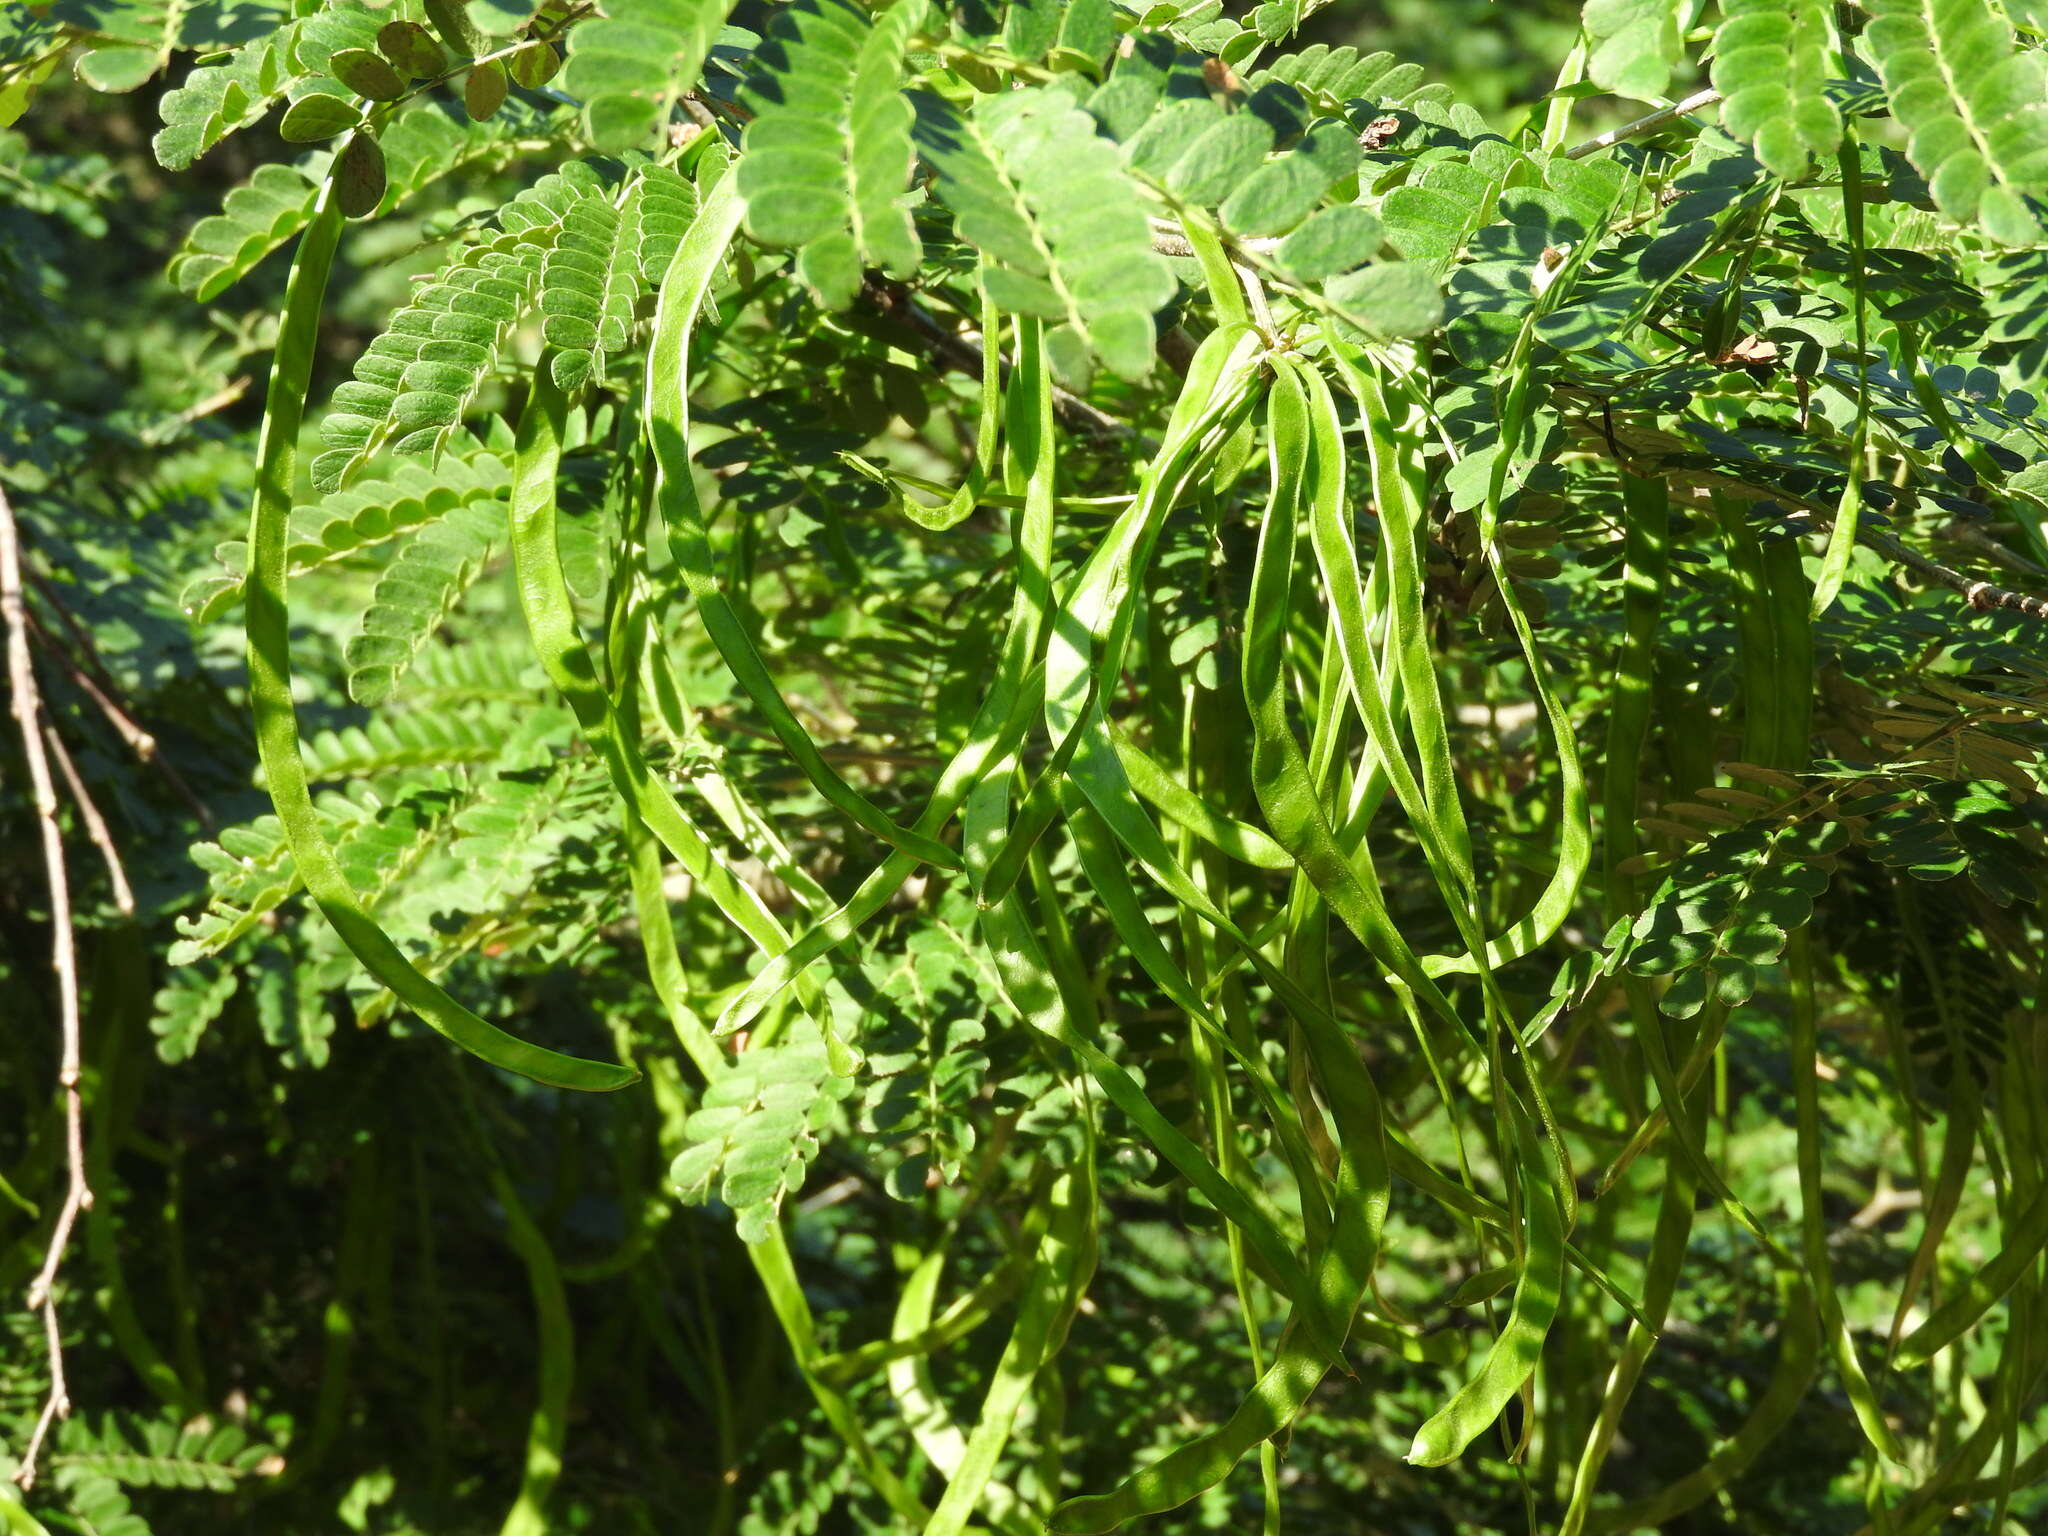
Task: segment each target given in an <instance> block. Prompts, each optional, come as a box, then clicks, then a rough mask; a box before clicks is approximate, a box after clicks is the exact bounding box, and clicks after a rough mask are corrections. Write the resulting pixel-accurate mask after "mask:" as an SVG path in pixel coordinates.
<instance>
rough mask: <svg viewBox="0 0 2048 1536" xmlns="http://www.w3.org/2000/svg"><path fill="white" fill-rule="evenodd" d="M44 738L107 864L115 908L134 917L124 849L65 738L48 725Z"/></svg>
mask: <svg viewBox="0 0 2048 1536" xmlns="http://www.w3.org/2000/svg"><path fill="white" fill-rule="evenodd" d="M43 739H44V740H45V741H47V742H49V744H50V755H51V756H52V757H54V758H56V759H57V771H58V772H59V773H61V774H63V775H64V787H65V788H66V789H69V790H70V791H71V798H72V800H73V802H75V803H76V804H77V806H78V818H79V820H81V821H83V822H84V823H85V835H86V836H87V837H89V838H91V839H92V845H93V846H94V847H95V848H97V849H99V851H100V857H101V858H103V859H105V860H106V861H107V880H108V883H110V884H111V885H112V886H113V887H114V905H115V906H116V907H117V908H119V909H120V912H121V915H122V916H123V917H133V916H134V915H135V891H134V888H133V887H131V886H130V885H129V884H128V871H127V870H126V869H125V868H124V867H123V866H122V864H121V850H120V849H118V848H116V847H115V846H114V839H113V835H112V834H111V833H109V832H108V831H107V822H106V818H105V817H103V816H101V815H100V808H99V807H98V806H97V805H95V804H94V803H93V798H92V796H91V794H89V793H88V792H87V790H86V787H85V780H84V779H83V778H81V777H80V776H79V773H78V764H76V763H75V762H73V761H72V760H71V753H70V752H69V751H68V750H67V749H66V748H65V745H64V738H63V737H61V736H59V735H58V734H57V729H56V727H55V726H50V725H46V726H44V727H43Z"/></svg>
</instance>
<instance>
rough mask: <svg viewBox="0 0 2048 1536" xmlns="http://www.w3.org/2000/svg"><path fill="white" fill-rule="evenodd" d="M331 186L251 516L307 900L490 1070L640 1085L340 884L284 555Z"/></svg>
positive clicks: (270, 761)
mask: <svg viewBox="0 0 2048 1536" xmlns="http://www.w3.org/2000/svg"><path fill="white" fill-rule="evenodd" d="M336 196H337V184H336V180H335V178H334V177H333V176H330V177H329V178H328V180H327V181H326V182H325V183H323V184H322V186H321V189H320V192H319V194H318V198H317V200H316V203H315V207H314V213H313V217H312V220H311V222H309V223H308V224H307V226H306V231H305V233H304V234H303V235H301V236H300V237H299V247H298V251H297V253H296V254H295V255H294V257H293V259H292V272H291V277H290V280H289V281H288V282H287V284H286V287H285V302H284V314H283V316H282V318H281V320H280V322H279V325H278V333H277V348H276V352H275V354H274V355H273V357H272V360H271V368H270V384H269V388H268V391H267V393H266V395H265V399H264V409H263V428H262V433H261V435H260V436H259V438H258V440H257V450H256V451H257V472H256V495H255V499H254V502H253V504H252V505H251V507H250V512H249V576H248V581H247V584H246V589H245V595H246V602H245V605H244V607H245V614H246V617H245V624H246V632H247V636H248V654H249V707H250V712H251V714H252V715H253V716H254V718H255V732H256V750H257V755H258V757H259V758H260V759H261V761H262V764H263V773H264V779H265V783H266V785H267V787H268V788H269V791H270V799H271V803H272V804H273V805H274V806H275V807H276V809H277V817H278V820H279V822H281V823H282V824H283V827H284V834H285V840H286V842H287V843H288V844H289V846H290V848H291V851H292V859H293V861H294V863H295V864H296V865H297V867H298V871H299V875H300V877H301V878H302V879H303V880H304V881H305V882H306V890H307V891H308V893H309V894H311V896H312V898H313V901H314V904H315V905H316V906H318V907H319V909H320V911H321V914H322V915H323V916H324V917H325V918H326V919H327V921H328V922H329V923H330V924H332V925H333V928H334V931H335V932H336V933H337V934H339V935H340V936H341V941H342V942H343V943H344V944H346V945H347V946H348V947H349V950H350V952H351V953H353V954H354V955H355V957H356V958H357V959H358V960H360V961H361V962H362V964H363V966H364V968H365V969H367V970H368V971H369V972H370V973H371V974H372V975H373V976H375V977H376V978H377V979H378V980H379V981H381V982H382V983H384V985H385V986H387V987H389V988H390V989H391V990H392V992H393V993H395V994H396V995H397V996H398V998H399V1000H400V1001H401V1002H403V1003H405V1004H406V1005H407V1006H408V1007H410V1008H411V1009H412V1010H413V1011H414V1012H415V1013H417V1014H418V1015H419V1016H420V1017H421V1018H422V1019H424V1020H426V1022H427V1023H428V1024H429V1025H431V1026H432V1027H433V1028H434V1029H435V1030H437V1031H438V1032H439V1033H441V1034H442V1035H445V1036H446V1037H447V1038H448V1039H450V1040H452V1041H454V1042H455V1043H456V1044H457V1045H459V1046H461V1047H462V1048H463V1049H464V1050H466V1051H468V1052H470V1053H471V1054H472V1055H475V1056H478V1057H480V1058H482V1059H483V1060H484V1061H487V1062H489V1063H490V1064H491V1065H492V1066H495V1067H502V1068H504V1069H505V1070H506V1071H508V1072H517V1073H519V1074H520V1075H522V1076H524V1077H530V1078H533V1079H534V1080H535V1081H537V1082H543V1083H551V1084H553V1085H554V1086H556V1087H558V1088H576V1089H584V1090H589V1091H595V1092H603V1091H607V1090H611V1089H616V1088H623V1087H625V1086H626V1085H627V1084H628V1083H631V1082H634V1081H636V1080H637V1079H638V1077H639V1074H638V1073H637V1072H635V1071H634V1070H633V1069H632V1068H631V1067H625V1066H617V1065H613V1064H612V1063H609V1062H599V1061H584V1060H580V1059H578V1058H577V1057H574V1056H565V1055H563V1054H562V1053H560V1052H559V1051H551V1050H548V1049H546V1048H545V1047H543V1046H538V1045H534V1044H532V1043H531V1042H529V1041H525V1040H521V1039H519V1038H518V1037H517V1036H515V1035H510V1034H507V1033H506V1032H505V1031H504V1030H502V1029H499V1028H498V1027H497V1026H496V1025H494V1024H491V1023H489V1022H488V1021H486V1020H484V1019H481V1018H479V1017H478V1016H477V1015H476V1014H474V1013H472V1012H471V1011H470V1010H469V1009H467V1008H465V1007H463V1006H462V1005H461V1004H460V1003H458V1002H456V1001H455V999H454V998H452V997H450V996H449V995H448V994H447V993H446V992H445V991H443V990H442V989H441V988H440V987H439V986H437V985H435V983H433V982H432V981H430V980H428V979H427V977H426V976H424V975H422V974H421V972H420V971H419V969H418V968H417V967H416V966H414V965H413V963H412V962H411V961H410V960H409V959H407V958H406V956H405V954H404V952H403V951H401V950H400V949H399V947H398V946H397V945H396V944H395V943H393V942H392V940H391V936H390V935H389V934H387V933H385V931H384V930H383V929H382V928H381V927H379V926H378V924H377V923H376V921H375V919H373V918H372V917H371V916H370V915H369V913H368V912H366V911H365V910H364V909H363V905H362V902H361V900H360V899H359V898H358V897H357V895H356V893H355V891H354V889H353V888H352V887H351V886H350V885H349V882H348V877H347V876H346V875H345V874H343V873H342V869H341V864H340V862H339V861H338V860H337V859H336V858H335V855H334V849H333V847H332V845H331V844H329V842H328V841H327V834H326V832H325V831H324V830H323V829H322V827H321V825H320V817H319V813H318V812H316V811H315V810H314V809H313V797H312V791H311V788H310V786H309V784H308V782H307V778H306V765H305V760H304V759H303V758H302V757H301V756H300V754H299V717H298V708H297V706H296V705H295V704H294V703H293V701H292V665H291V611H290V609H289V607H288V606H287V603H286V597H285V572H286V562H285V552H286V545H287V542H288V538H289V532H290V529H289V521H290V517H291V509H292V484H293V479H294V475H295V471H296V468H297V464H298V440H299V425H300V421H301V419H302V417H303V415H304V412H305V405H306V388H307V382H308V379H309V377H310V375H311V372H312V367H313V354H314V345H315V341H316V339H317V337H318V334H319V329H320V312H321V306H322V303H323V300H324V298H325V296H326V292H327V275H328V272H329V270H330V269H331V268H332V266H333V262H334V252H335V247H336V245H337V244H338V243H339V241H340V238H341V225H342V216H341V208H340V206H339V204H338V203H337V202H336Z"/></svg>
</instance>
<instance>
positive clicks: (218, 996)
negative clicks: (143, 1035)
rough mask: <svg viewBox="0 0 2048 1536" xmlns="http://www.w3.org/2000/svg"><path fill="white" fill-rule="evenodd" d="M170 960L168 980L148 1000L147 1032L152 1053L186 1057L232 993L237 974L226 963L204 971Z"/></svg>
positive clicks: (171, 1058)
mask: <svg viewBox="0 0 2048 1536" xmlns="http://www.w3.org/2000/svg"><path fill="white" fill-rule="evenodd" d="M172 964H173V966H174V969H173V970H172V971H171V977H170V980H169V981H168V982H166V983H165V984H164V985H163V987H162V988H161V989H159V990H158V992H157V994H156V998H155V1000H154V1001H153V1003H152V1004H151V1007H150V1015H149V1032H150V1033H151V1034H153V1035H155V1036H156V1053H157V1055H158V1056H160V1057H162V1058H163V1059H164V1060H165V1061H190V1060H191V1059H192V1056H193V1054H194V1053H195V1052H196V1051H197V1050H198V1049H199V1042H200V1041H201V1040H202V1039H204V1038H205V1036H206V1031H207V1030H208V1029H210V1028H211V1027H212V1025H213V1021H214V1020H215V1019H217V1018H219V1017H220V1014H221V1010H222V1009H223V1008H225V1007H227V1005H228V1001H229V999H231V998H232V997H233V996H234V995H235V987H236V985H237V984H238V982H239V979H240V978H239V977H237V975H236V974H235V972H234V970H233V969H232V968H231V967H228V966H222V967H220V968H219V969H218V970H211V971H208V970H202V969H200V968H199V967H198V966H196V965H193V964H190V963H182V964H181V963H179V962H177V961H173V962H172Z"/></svg>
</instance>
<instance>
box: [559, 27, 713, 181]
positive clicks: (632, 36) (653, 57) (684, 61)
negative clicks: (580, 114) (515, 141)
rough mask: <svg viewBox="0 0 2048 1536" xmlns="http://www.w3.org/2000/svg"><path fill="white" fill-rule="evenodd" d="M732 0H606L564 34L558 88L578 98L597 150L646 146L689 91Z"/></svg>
mask: <svg viewBox="0 0 2048 1536" xmlns="http://www.w3.org/2000/svg"><path fill="white" fill-rule="evenodd" d="M731 9H732V0H612V3H611V4H609V5H607V6H606V7H605V8H604V14H603V15H602V16H600V17H598V18H596V19H595V20H592V21H588V22H585V23H583V24H582V25H581V26H578V27H576V28H575V29H574V30H572V31H571V32H570V33H569V61H568V64H567V66H566V67H565V68H564V70H563V73H562V84H563V86H564V87H565V88H566V89H567V90H568V91H569V92H570V93H571V94H572V95H575V96H578V97H580V98H582V100H583V102H584V114H585V117H586V120H587V121H588V122H589V124H590V140H591V142H592V143H593V144H595V145H596V146H597V147H598V148H599V149H603V150H621V149H651V148H656V147H659V146H660V141H662V140H664V139H666V137H667V134H668V125H669V120H670V118H671V117H673V116H674V114H675V108H676V103H677V102H678V101H679V100H681V98H682V97H683V95H684V93H686V92H688V91H692V90H695V89H696V87H697V76H698V74H699V73H700V72H701V71H702V70H703V68H704V60H705V57H706V56H707V55H708V54H709V53H710V52H711V45H712V44H713V43H714V42H716V41H717V39H718V33H719V29H720V28H721V27H723V26H724V25H725V18H726V13H727V12H729V11H730V10H731Z"/></svg>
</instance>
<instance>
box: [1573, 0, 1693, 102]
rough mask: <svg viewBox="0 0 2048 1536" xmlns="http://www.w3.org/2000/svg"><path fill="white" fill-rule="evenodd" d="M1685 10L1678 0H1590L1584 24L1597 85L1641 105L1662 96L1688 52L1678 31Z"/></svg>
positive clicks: (1591, 73)
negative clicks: (1632, 99) (1672, 74)
mask: <svg viewBox="0 0 2048 1536" xmlns="http://www.w3.org/2000/svg"><path fill="white" fill-rule="evenodd" d="M1685 11H1686V7H1685V6H1684V5H1682V4H1681V3H1679V0H1586V5H1585V10H1584V11H1583V12H1582V13H1581V17H1580V20H1581V24H1582V25H1583V26H1584V27H1585V29H1586V40H1587V42H1588V44H1589V45H1590V46H1591V48H1592V57H1591V58H1590V60H1589V61H1588V64H1587V70H1586V73H1587V74H1588V76H1590V77H1591V79H1592V81H1593V83H1594V84H1595V85H1597V86H1599V87H1600V88H1601V89H1602V90H1604V91H1613V92H1614V93H1615V94H1616V95H1618V96H1634V97H1636V98H1637V99H1639V100H1642V101H1650V100H1654V99H1655V98H1657V97H1659V96H1662V95H1663V94H1664V87H1665V86H1666V85H1667V84H1668V83H1669V82H1670V79H1671V71H1672V68H1673V66H1674V65H1676V64H1677V62H1678V60H1679V57H1680V55H1681V53H1682V51H1683V48H1684V43H1683V40H1682V39H1681V38H1680V36H1679V31H1678V28H1679V17H1680V14H1681V13H1682V12H1685Z"/></svg>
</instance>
